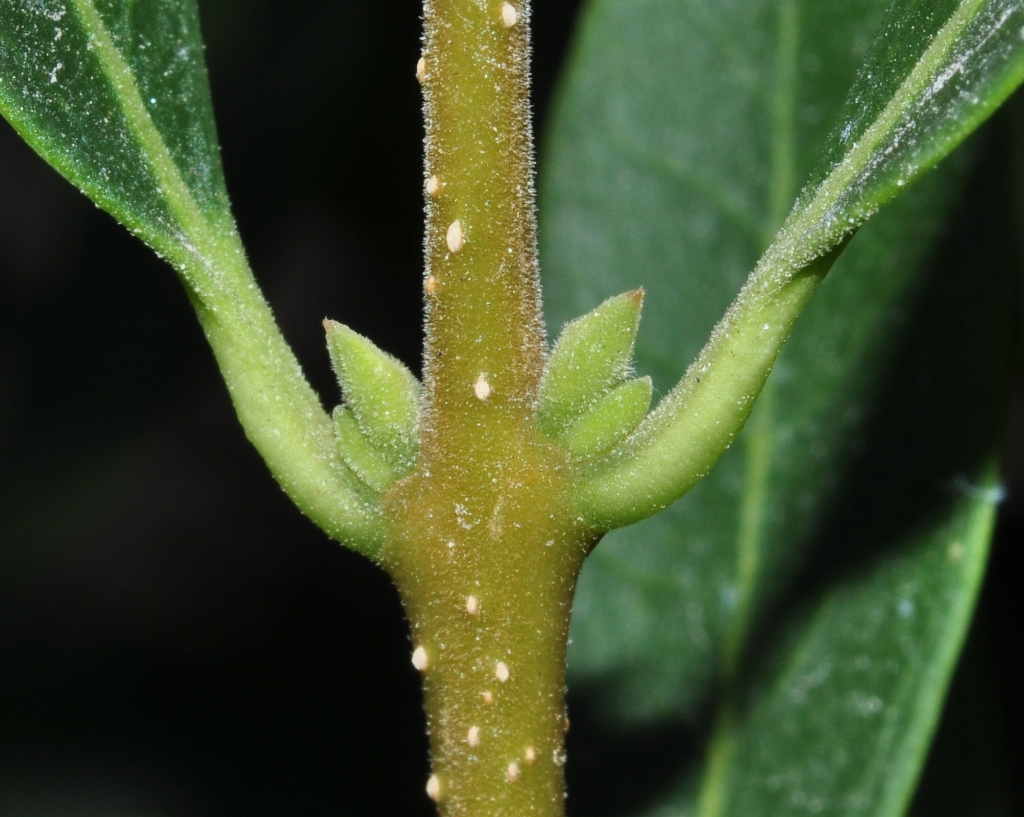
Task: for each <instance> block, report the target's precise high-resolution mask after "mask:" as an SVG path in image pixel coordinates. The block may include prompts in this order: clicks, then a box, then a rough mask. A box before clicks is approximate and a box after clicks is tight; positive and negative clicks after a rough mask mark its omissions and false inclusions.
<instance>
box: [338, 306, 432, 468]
mask: <svg viewBox="0 0 1024 817" xmlns="http://www.w3.org/2000/svg"><path fill="white" fill-rule="evenodd" d="M324 329H326V330H327V348H328V351H329V352H330V354H331V363H332V364H333V365H334V372H335V374H337V376H338V382H339V383H340V384H341V390H342V393H343V395H344V398H345V405H347V406H348V407H349V408H350V409H351V410H352V414H353V416H354V417H355V421H356V423H357V424H358V426H359V430H360V431H361V432H362V434H363V436H365V437H366V440H367V442H368V443H369V444H370V445H371V446H372V447H373V448H375V449H377V451H379V452H380V453H381V454H382V455H383V457H384V459H385V460H386V461H387V462H388V463H389V464H390V465H391V466H392V467H393V468H394V469H395V470H396V471H397V472H398V473H400V474H401V473H407V472H408V471H410V470H412V468H413V466H414V465H415V464H416V458H417V455H418V454H419V424H420V383H419V381H418V380H417V379H416V377H415V376H414V375H413V373H412V372H410V371H409V370H408V369H407V368H406V367H405V365H404V364H403V363H402V362H401V361H400V360H398V359H397V358H394V357H392V356H391V355H389V354H387V353H386V352H382V351H381V350H380V349H378V348H377V347H376V346H375V345H374V344H373V343H371V342H370V341H369V340H368V339H366V338H364V337H363V336H362V335H359V334H357V333H355V332H353V331H352V330H351V329H349V328H348V327H347V326H343V325H342V324H340V323H335V322H334V321H324Z"/></svg>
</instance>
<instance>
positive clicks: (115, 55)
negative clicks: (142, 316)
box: [0, 0, 233, 268]
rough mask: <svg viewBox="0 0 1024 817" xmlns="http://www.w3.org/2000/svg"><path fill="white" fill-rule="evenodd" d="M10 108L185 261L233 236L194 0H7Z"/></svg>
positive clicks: (30, 134)
mask: <svg viewBox="0 0 1024 817" xmlns="http://www.w3.org/2000/svg"><path fill="white" fill-rule="evenodd" d="M0 113H2V114H3V116H4V117H5V118H6V119H7V120H8V121H10V122H11V124H12V125H13V126H14V127H15V129H16V130H18V132H19V133H21V135H22V136H24V137H25V139H26V140H27V141H28V142H29V144H31V145H32V146H33V147H34V148H35V149H36V150H37V151H38V152H39V153H40V154H41V155H42V156H43V157H44V158H45V159H46V160H47V161H48V162H50V163H51V164H52V165H53V166H54V167H56V168H57V169H58V170H59V171H60V172H61V173H62V174H63V175H64V176H66V177H67V178H68V179H69V180H70V181H71V182H72V183H73V184H75V185H76V186H77V187H79V188H81V189H82V190H83V191H84V192H85V193H86V195H88V196H89V197H90V198H91V199H93V200H94V201H95V202H96V203H97V204H99V205H100V206H101V207H103V209H105V210H107V211H108V212H110V213H111V214H112V215H113V216H114V217H115V218H117V219H118V220H119V221H121V222H122V223H123V224H125V225H126V226H128V227H129V228H130V229H131V230H132V231H133V232H135V233H137V234H138V235H139V236H140V237H141V238H142V239H143V240H144V241H145V242H146V243H147V244H149V245H150V246H152V247H154V248H155V249H156V250H157V251H158V252H160V253H161V254H163V255H165V256H167V257H168V258H170V259H172V260H173V261H174V263H175V264H176V266H178V267H179V268H181V267H182V266H184V265H187V266H189V267H192V266H194V265H195V257H196V255H197V254H207V255H208V254H209V253H210V252H211V250H210V247H202V246H197V242H199V241H201V240H203V239H205V240H206V241H209V242H211V243H216V240H215V238H214V237H213V236H211V235H210V233H211V228H217V229H225V230H227V231H228V232H233V221H232V218H231V214H230V208H229V205H228V198H227V192H226V190H225V186H224V174H223V171H222V169H221V163H220V154H219V150H218V147H217V136H216V130H215V127H214V122H213V112H212V107H211V103H210V94H209V87H208V83H207V77H206V67H205V63H204V60H203V46H202V41H201V39H200V33H199V17H198V12H197V9H196V4H195V1H194V0H169V2H160V3H154V2H143V3H138V2H132V1H130V0H13V1H12V2H9V3H5V4H4V8H3V10H2V11H0ZM206 262H207V263H208V264H209V263H211V262H212V259H209V258H207V259H206Z"/></svg>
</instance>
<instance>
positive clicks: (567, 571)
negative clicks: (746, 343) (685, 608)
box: [383, 0, 595, 817]
mask: <svg viewBox="0 0 1024 817" xmlns="http://www.w3.org/2000/svg"><path fill="white" fill-rule="evenodd" d="M529 11H530V10H529V5H528V4H527V3H526V2H516V4H515V5H512V4H510V3H505V2H502V0H428V2H427V3H426V4H425V7H424V20H425V34H424V50H423V58H422V60H421V61H420V64H419V66H418V67H417V73H418V75H419V77H420V81H421V82H422V83H423V88H424V96H425V100H426V101H425V115H426V126H427V140H426V176H425V185H426V195H427V225H426V247H425V250H426V279H425V292H426V315H427V325H426V334H427V338H426V355H425V368H424V386H425V393H424V407H423V417H422V423H421V440H420V443H421V447H420V456H419V461H418V465H417V469H416V471H415V472H414V473H413V474H412V475H411V476H410V477H409V478H407V479H405V480H402V481H401V482H399V483H398V484H397V485H395V486H394V487H392V488H391V489H390V490H389V491H387V492H386V493H385V495H384V517H385V519H386V520H387V523H386V524H387V525H388V534H387V539H386V542H385V552H384V560H383V564H384V566H385V568H386V569H387V570H388V571H389V573H390V574H391V575H392V577H393V578H394V579H395V581H396V583H397V585H398V587H399V590H400V592H401V595H402V599H403V602H404V604H405V608H406V612H407V615H408V617H409V622H410V627H411V630H412V635H413V642H414V652H413V663H414V664H415V665H416V666H417V667H418V668H419V669H420V670H421V671H422V672H423V677H424V693H425V694H424V699H425V707H426V711H427V722H428V727H429V731H430V746H431V764H432V772H433V774H432V775H431V777H430V780H429V782H428V786H427V793H428V794H429V796H431V797H432V798H434V799H435V800H436V801H437V802H438V808H439V811H440V813H441V814H442V815H445V816H446V817H455V816H456V815H473V817H498V815H510V816H511V815H523V814H531V815H539V816H540V817H558V816H559V815H561V814H563V813H564V796H565V795H564V783H563V775H562V763H563V736H564V732H565V729H566V725H567V724H566V721H565V690H564V687H565V680H564V675H565V645H566V637H567V632H568V626H569V612H570V608H571V602H572V593H573V589H574V586H575V583H576V576H577V574H578V572H579V568H580V566H581V565H582V562H583V557H584V555H585V553H586V552H587V550H588V549H589V548H590V547H591V546H592V545H593V543H594V541H595V537H594V535H593V533H592V531H590V530H588V529H586V528H584V527H583V526H582V525H581V523H580V522H579V521H578V519H577V516H576V514H575V513H573V512H572V510H571V508H572V501H571V495H572V491H571V488H570V479H571V473H570V469H569V464H568V457H567V455H566V454H565V452H563V451H562V450H561V449H560V448H558V447H557V446H555V445H554V444H552V443H551V442H549V441H548V440H547V439H546V438H545V437H543V436H542V435H541V433H540V431H539V430H538V426H537V419H536V412H537V398H538V390H539V384H540V378H541V374H542V371H543V365H544V358H545V338H544V331H543V324H542V321H541V312H540V291H539V284H538V274H537V250H536V223H535V218H534V198H533V156H532V136H531V130H530V117H529V31H528V21H529Z"/></svg>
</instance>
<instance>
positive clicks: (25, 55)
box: [0, 0, 382, 557]
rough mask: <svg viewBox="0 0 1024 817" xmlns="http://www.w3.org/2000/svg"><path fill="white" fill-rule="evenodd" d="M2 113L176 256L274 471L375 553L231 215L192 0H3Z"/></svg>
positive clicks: (100, 200) (87, 189)
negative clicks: (135, 0) (5, 0)
mask: <svg viewBox="0 0 1024 817" xmlns="http://www.w3.org/2000/svg"><path fill="white" fill-rule="evenodd" d="M0 114H2V115H3V116H4V117H5V118H6V119H7V120H8V121H9V122H10V123H11V124H12V125H13V126H14V128H15V129H16V130H17V131H18V132H19V133H20V134H21V135H22V136H23V137H24V138H25V139H26V140H27V141H28V142H29V144H30V145H32V147H34V148H35V149H36V150H37V151H38V152H39V153H40V155H42V157H43V158H44V159H46V160H47V161H48V162H49V163H50V164H52V165H53V166H54V167H55V168H56V169H57V170H58V171H60V172H61V173H62V174H63V175H64V176H66V177H67V178H68V179H69V180H70V181H71V182H72V183H73V184H75V185H76V186H77V187H79V188H80V189H81V190H82V191H83V192H84V193H85V194H86V195H87V196H89V197H90V198H91V199H92V200H93V201H95V202H96V204H98V205H99V206H100V207H102V208H103V209H105V210H106V211H108V212H109V213H111V214H112V215H113V216H114V217H115V218H117V219H118V220H119V221H121V222H122V223H123V224H125V225H126V226H127V227H128V228H129V229H131V230H132V231H133V232H134V233H136V234H137V235H138V236H139V237H141V238H142V239H143V240H144V241H145V242H146V243H147V244H149V245H150V246H151V247H153V249H155V250H156V251H157V253H159V254H160V255H162V256H163V257H165V258H166V259H167V260H168V261H169V262H170V263H171V264H172V265H173V266H174V267H175V269H176V270H177V271H178V273H179V275H180V276H181V278H182V281H183V282H184V283H185V285H186V287H187V288H188V289H189V294H190V297H191V298H192V302H193V304H194V305H195V308H196V312H197V314H198V317H199V320H200V322H201V323H202V325H203V329H204V331H205V332H206V336H207V339H208V340H209V342H210V345H211V346H212V347H213V351H214V354H215V355H216V356H217V361H218V363H219V365H220V368H221V372H222V374H223V375H224V380H225V382H226V384H227V387H228V390H229V391H230V393H231V397H232V400H233V402H234V404H235V409H236V411H237V412H238V416H239V419H240V420H241V423H242V426H243V427H244V429H245V432H246V435H247V436H248V437H249V439H250V440H251V441H252V443H253V444H254V445H255V446H256V448H257V449H258V450H259V451H260V453H261V454H262V455H263V458H264V460H265V461H266V462H267V465H268V466H269V468H270V470H271V472H272V473H273V474H274V476H275V478H276V479H277V480H278V482H280V483H281V485H282V486H283V487H284V488H285V490H286V491H287V492H288V494H289V495H290V496H291V497H292V499H293V500H294V501H295V503H296V504H297V505H298V506H299V508H300V509H302V510H303V512H305V513H306V514H307V515H309V516H310V518H312V519H313V520H314V521H315V522H316V523H317V524H319V525H320V526H321V527H322V528H323V529H324V530H325V531H327V532H328V533H329V534H330V535H331V536H333V537H335V538H336V539H339V540H342V541H344V542H346V543H347V544H349V545H351V546H352V547H355V548H356V549H357V550H360V551H361V552H363V553H365V554H367V555H370V556H371V557H373V556H376V555H378V554H379V550H380V542H381V536H382V534H381V520H380V515H379V508H378V507H377V506H376V504H375V503H376V500H375V498H374V497H373V496H372V494H371V493H370V492H369V491H367V490H366V488H365V486H363V485H361V484H360V483H359V481H358V480H356V479H355V478H354V476H353V475H352V474H351V472H349V471H348V469H347V468H346V467H345V465H344V463H343V462H342V461H341V458H340V457H339V455H338V452H337V449H336V445H335V439H334V434H333V432H332V430H331V421H330V417H328V416H327V414H326V413H325V412H324V410H323V408H322V407H321V406H320V402H319V399H318V398H317V396H316V394H315V393H314V392H313V390H312V389H311V388H310V387H309V385H308V383H306V381H305V379H304V378H303V376H302V371H301V369H300V368H299V365H298V362H297V361H296V360H295V356H294V355H293V354H292V352H291V349H289V348H288V345H287V344H286V343H285V341H284V339H283V338H282V337H281V334H280V331H279V330H278V328H277V326H276V324H275V322H274V318H273V315H272V314H271V312H270V309H269V307H268V306H267V304H266V302H265V301H264V299H263V296H262V295H261V293H260V292H259V289H258V288H257V287H256V284H255V281H254V280H253V277H252V273H251V271H250V270H249V267H248V263H247V261H246V258H245V252H244V250H243V249H242V245H241V242H240V240H239V237H238V233H237V230H236V229H235V225H234V221H233V219H232V217H231V213H230V210H229V206H228V198H227V193H226V191H225V188H224V178H223V173H222V171H221V165H220V157H219V153H218V147H217V139H216V131H215V128H214V123H213V115H212V111H211V106H210V93H209V88H208V85H207V78H206V68H205V65H204V62H203V45H202V41H201V39H200V35H199V16H198V13H197V9H196V3H195V0H166V1H165V2H147V3H136V2H133V0H10V2H5V3H4V4H3V5H2V6H0Z"/></svg>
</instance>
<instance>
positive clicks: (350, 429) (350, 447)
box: [333, 406, 402, 493]
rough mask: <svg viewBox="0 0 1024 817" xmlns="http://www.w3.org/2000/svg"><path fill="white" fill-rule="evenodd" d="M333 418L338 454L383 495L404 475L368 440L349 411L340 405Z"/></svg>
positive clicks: (356, 473) (361, 477) (360, 477)
mask: <svg viewBox="0 0 1024 817" xmlns="http://www.w3.org/2000/svg"><path fill="white" fill-rule="evenodd" d="M333 418H334V434H335V436H336V437H337V438H338V451H339V452H341V457H342V459H343V460H345V464H346V465H347V466H348V467H349V468H351V469H352V470H353V471H354V472H355V475H356V476H357V477H359V479H361V480H362V481H363V482H364V483H366V484H367V485H368V486H369V487H370V488H372V489H373V490H374V491H377V492H378V493H379V492H380V491H383V490H384V489H385V488H387V487H388V486H389V485H391V484H392V483H393V482H395V481H396V480H398V479H399V478H400V477H401V476H402V472H400V471H398V470H396V469H395V468H394V467H392V465H391V463H389V462H388V461H387V459H385V457H384V456H383V455H382V454H381V453H380V451H378V450H377V449H375V448H374V447H373V446H372V445H371V444H370V442H369V441H368V440H367V439H366V436H365V435H364V434H363V431H362V429H361V428H360V427H359V423H358V422H357V421H356V418H355V415H354V414H353V413H352V411H351V410H350V409H349V408H347V407H345V406H338V407H337V408H336V409H335V410H334V415H333Z"/></svg>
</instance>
